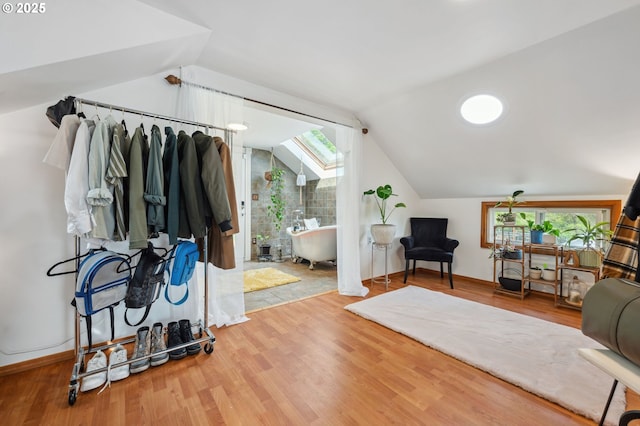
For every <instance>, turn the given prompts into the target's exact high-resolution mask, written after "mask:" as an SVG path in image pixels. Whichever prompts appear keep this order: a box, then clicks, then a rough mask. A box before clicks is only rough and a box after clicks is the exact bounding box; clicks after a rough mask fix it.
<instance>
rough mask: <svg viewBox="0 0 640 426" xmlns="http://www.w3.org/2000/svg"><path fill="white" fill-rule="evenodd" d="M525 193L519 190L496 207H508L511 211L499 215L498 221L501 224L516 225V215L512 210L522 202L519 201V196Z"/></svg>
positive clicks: (499, 202)
mask: <svg viewBox="0 0 640 426" xmlns="http://www.w3.org/2000/svg"><path fill="white" fill-rule="evenodd" d="M523 193H524V191H523V190H521V189H518V190H516V191H513V194H511V195H510V196H508V197H507V198H506V199H505V201H498V202H497V203H496V205H495V206H494V208H495V207H502V206H507V208H508V209H509V211H508V212H507V213H501V214H499V215H498V218H497V219H498V220H499V221H500V222H502V223H503V224H505V225H515V224H516V215H515V213H513V212H512V211H511V209H512V208H513V207H514V206H515V205H516V204H520V201H518V199H517V198H518V196H519V195H522V194H523Z"/></svg>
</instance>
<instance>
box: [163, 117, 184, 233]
mask: <svg viewBox="0 0 640 426" xmlns="http://www.w3.org/2000/svg"><path fill="white" fill-rule="evenodd" d="M164 133H165V134H166V135H167V138H166V140H165V142H164V154H163V155H162V162H163V171H164V194H165V197H167V203H166V205H165V225H166V226H165V232H166V233H167V234H168V236H169V244H171V245H176V244H177V243H178V225H179V220H180V216H179V210H180V163H179V160H178V140H177V137H176V135H175V133H173V129H172V128H171V127H165V128H164Z"/></svg>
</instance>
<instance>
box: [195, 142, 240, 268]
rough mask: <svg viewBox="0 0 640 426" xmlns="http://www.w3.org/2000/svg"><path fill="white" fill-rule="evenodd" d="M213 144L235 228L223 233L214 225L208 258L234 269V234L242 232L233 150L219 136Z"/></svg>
mask: <svg viewBox="0 0 640 426" xmlns="http://www.w3.org/2000/svg"><path fill="white" fill-rule="evenodd" d="M213 142H214V143H215V146H216V149H217V150H218V153H219V155H220V160H221V162H222V170H223V172H224V181H225V185H226V188H227V196H228V199H229V206H230V207H231V224H232V226H233V228H232V229H230V230H228V231H225V232H222V231H221V230H220V227H219V226H218V225H216V224H215V223H214V224H213V226H212V227H211V229H210V230H209V235H208V246H207V251H208V253H207V254H208V256H207V257H208V258H209V259H208V260H209V262H211V263H213V264H214V265H215V266H217V267H218V268H221V269H233V268H235V267H236V256H235V248H234V244H233V234H237V233H238V232H240V226H239V225H238V223H239V221H238V203H237V200H236V189H235V184H234V180H233V169H232V167H231V150H230V149H229V146H228V145H227V144H226V143H224V140H222V138H220V137H218V136H214V137H213ZM200 244H202V243H200ZM201 261H202V259H201Z"/></svg>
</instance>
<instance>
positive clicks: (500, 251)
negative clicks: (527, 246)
mask: <svg viewBox="0 0 640 426" xmlns="http://www.w3.org/2000/svg"><path fill="white" fill-rule="evenodd" d="M489 248H490V249H491V252H490V253H489V258H493V257H495V258H496V259H515V260H517V259H522V250H521V249H518V248H515V246H513V245H512V244H511V242H510V241H509V240H507V241H505V244H504V245H495V244H493V245H491V247H489Z"/></svg>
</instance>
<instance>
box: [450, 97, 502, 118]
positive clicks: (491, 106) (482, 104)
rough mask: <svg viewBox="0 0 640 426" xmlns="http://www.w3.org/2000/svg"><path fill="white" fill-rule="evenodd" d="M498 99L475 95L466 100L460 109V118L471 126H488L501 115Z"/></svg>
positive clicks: (500, 103) (500, 104)
mask: <svg viewBox="0 0 640 426" xmlns="http://www.w3.org/2000/svg"><path fill="white" fill-rule="evenodd" d="M502 111H503V107H502V102H500V99H498V98H496V97H495V96H491V95H476V96H472V97H470V98H468V99H467V100H466V101H464V102H463V103H462V106H461V107H460V114H462V118H464V119H465V120H467V121H468V122H469V123H473V124H488V123H491V122H492V121H495V120H497V119H498V117H500V116H501V115H502Z"/></svg>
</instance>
